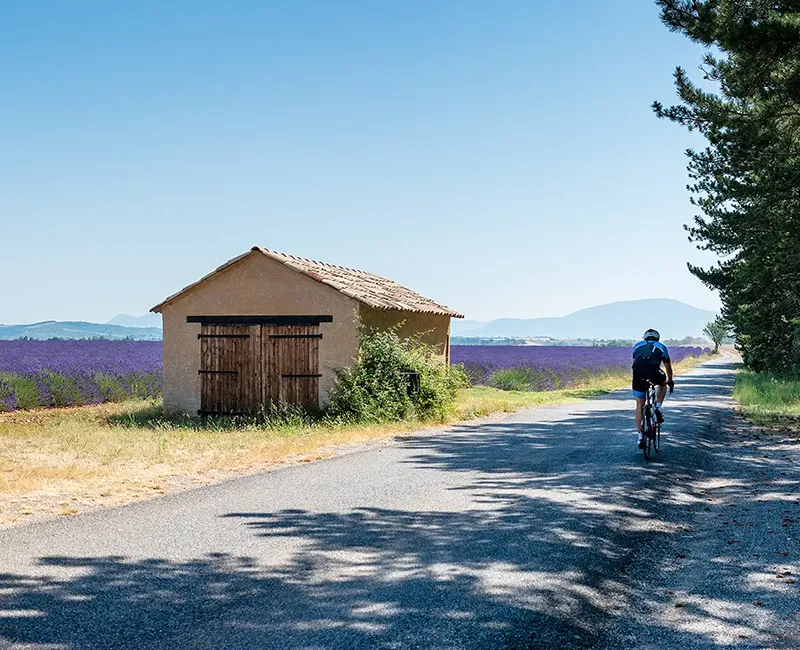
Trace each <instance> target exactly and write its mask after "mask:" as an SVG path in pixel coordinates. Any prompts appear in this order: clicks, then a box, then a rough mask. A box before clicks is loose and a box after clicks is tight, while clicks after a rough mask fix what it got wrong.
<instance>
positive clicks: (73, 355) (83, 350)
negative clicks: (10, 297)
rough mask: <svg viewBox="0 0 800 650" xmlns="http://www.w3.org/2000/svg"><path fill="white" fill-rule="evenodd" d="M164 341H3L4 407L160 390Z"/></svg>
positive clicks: (0, 386)
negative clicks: (162, 345)
mask: <svg viewBox="0 0 800 650" xmlns="http://www.w3.org/2000/svg"><path fill="white" fill-rule="evenodd" d="M161 370H162V364H161V342H160V341H0V411H3V410H14V409H27V408H39V407H52V406H77V405H82V404H99V403H101V402H108V401H120V400H124V399H130V398H148V397H158V396H160V395H161V386H162V381H161Z"/></svg>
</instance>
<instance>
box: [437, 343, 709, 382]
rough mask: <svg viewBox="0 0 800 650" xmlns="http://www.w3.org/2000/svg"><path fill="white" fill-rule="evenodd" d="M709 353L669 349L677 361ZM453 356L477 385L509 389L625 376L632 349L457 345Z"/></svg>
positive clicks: (454, 360)
mask: <svg viewBox="0 0 800 650" xmlns="http://www.w3.org/2000/svg"><path fill="white" fill-rule="evenodd" d="M710 353H711V350H710V349H709V348H705V349H703V348H699V347H673V348H670V356H671V357H672V361H673V363H679V362H681V361H683V360H684V359H686V358H687V357H689V356H695V357H699V356H701V355H703V354H710ZM450 357H451V360H452V362H453V363H454V364H455V363H458V364H463V366H464V369H465V370H466V371H467V374H468V375H469V378H470V380H471V381H472V383H473V384H478V385H487V386H494V387H495V388H502V389H505V390H528V391H546V390H557V389H559V388H574V387H576V386H581V385H585V384H587V383H588V382H589V381H590V380H592V379H594V378H597V377H603V376H611V375H624V374H627V373H629V372H630V367H631V348H629V347H613V348H612V347H565V346H534V345H530V346H518V345H497V346H488V345H459V346H453V347H452V349H451V355H450Z"/></svg>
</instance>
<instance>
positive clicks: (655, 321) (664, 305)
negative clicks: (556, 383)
mask: <svg viewBox="0 0 800 650" xmlns="http://www.w3.org/2000/svg"><path fill="white" fill-rule="evenodd" d="M715 315H716V314H715V313H714V312H713V311H709V310H706V309H698V308H697V307H692V306H691V305H687V304H686V303H683V302H679V301H678V300H670V299H667V298H648V299H645V300H628V301H623V302H612V303H610V304H608V305H600V306H598V307H589V308H587V309H581V310H580V311H576V312H574V313H572V314H568V315H567V316H561V317H558V318H498V319H497V320H493V321H490V322H480V321H458V320H453V322H452V334H453V336H462V337H496V336H505V337H536V336H548V337H552V338H556V339H579V338H587V339H638V338H640V337H641V335H642V332H644V331H645V330H646V329H647V328H649V327H655V328H656V329H657V330H658V331H659V332H661V336H662V337H664V338H665V339H667V338H669V339H676V338H683V337H685V336H700V335H701V334H702V331H703V327H704V326H705V324H706V323H708V322H709V321H710V320H712V319H713V318H714V316H715Z"/></svg>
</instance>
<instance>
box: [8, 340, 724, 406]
mask: <svg viewBox="0 0 800 650" xmlns="http://www.w3.org/2000/svg"><path fill="white" fill-rule="evenodd" d="M670 353H671V355H672V359H673V361H674V362H676V363H677V362H680V361H682V360H683V359H685V358H686V357H688V356H701V355H703V354H708V353H710V350H709V349H708V348H706V349H705V350H704V349H702V348H697V347H675V348H672V349H671V350H670ZM451 358H452V362H453V363H457V364H463V366H464V368H465V370H466V371H467V374H468V375H469V377H470V380H471V381H472V383H473V384H478V385H488V386H494V387H496V388H502V389H506V390H528V391H546V390H556V389H559V388H572V387H575V386H580V385H584V384H586V383H588V382H589V381H591V380H592V379H594V378H597V377H603V376H610V375H622V374H626V373H628V372H629V371H630V365H631V351H630V348H628V347H624V348H605V347H561V346H558V347H556V346H554V347H545V346H483V345H465V346H454V347H453V348H452V353H451ZM160 394H161V342H160V341H0V411H12V410H15V409H29V408H40V407H53V406H75V405H82V404H99V403H101V402H106V401H121V400H125V399H130V398H147V397H158V396H160Z"/></svg>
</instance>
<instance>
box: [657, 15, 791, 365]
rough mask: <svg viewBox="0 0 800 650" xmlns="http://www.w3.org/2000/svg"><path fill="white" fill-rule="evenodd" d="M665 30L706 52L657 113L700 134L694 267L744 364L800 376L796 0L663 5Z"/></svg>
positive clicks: (678, 77)
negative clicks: (703, 256) (705, 259)
mask: <svg viewBox="0 0 800 650" xmlns="http://www.w3.org/2000/svg"><path fill="white" fill-rule="evenodd" d="M657 4H658V5H659V6H660V8H661V18H662V20H663V22H664V23H665V24H666V25H667V27H668V28H669V29H671V30H673V31H675V32H678V33H682V34H684V35H685V36H687V37H688V38H690V39H691V40H693V41H695V42H697V43H700V44H701V45H704V46H706V47H707V48H708V53H707V54H706V55H705V56H704V57H703V60H702V65H701V67H700V72H701V76H702V81H700V82H699V83H698V82H696V81H693V80H692V79H691V78H690V76H689V74H687V72H686V71H685V70H683V69H682V68H678V69H677V70H676V71H675V85H676V87H677V91H678V97H679V99H680V103H679V104H678V105H675V106H671V107H665V106H663V105H662V104H661V103H659V102H655V103H654V104H653V109H654V111H655V113H656V114H657V115H658V116H659V117H662V118H665V119H668V120H671V121H673V122H676V123H678V124H681V125H683V126H684V127H686V128H688V129H689V130H692V131H698V132H699V133H701V134H702V135H703V136H704V137H705V139H706V141H707V146H706V147H705V148H704V149H702V150H691V149H690V150H689V151H687V156H688V158H689V166H688V170H689V177H690V179H691V183H690V185H689V186H688V188H687V189H688V190H689V192H690V193H691V196H692V203H693V204H694V205H695V206H696V207H697V208H698V210H699V214H698V215H697V216H696V217H695V219H694V223H693V224H691V225H689V226H687V230H688V233H689V238H690V240H691V241H693V242H695V243H696V244H697V245H698V247H699V248H701V249H705V250H710V251H713V252H715V253H717V254H718V255H719V256H720V258H721V261H720V262H719V263H718V264H716V265H714V266H712V267H711V268H700V267H696V266H692V265H689V268H690V270H691V272H692V273H694V274H695V275H696V276H697V277H698V278H700V279H701V280H702V281H703V282H704V283H705V284H706V285H708V286H709V287H711V288H714V289H717V290H718V291H719V293H720V297H721V298H722V302H723V315H724V316H725V318H726V319H727V320H728V321H729V322H730V324H731V325H732V328H733V334H734V335H735V337H736V340H737V344H738V346H739V348H740V349H741V351H742V353H743V358H744V361H745V364H746V365H747V366H748V367H749V368H750V369H752V370H755V371H757V372H760V371H770V372H773V373H777V374H780V375H789V374H793V373H796V372H798V371H800V291H799V290H798V287H800V243H798V242H800V239H798V233H800V3H798V2H797V0H657Z"/></svg>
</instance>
